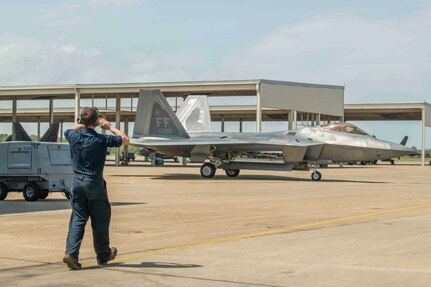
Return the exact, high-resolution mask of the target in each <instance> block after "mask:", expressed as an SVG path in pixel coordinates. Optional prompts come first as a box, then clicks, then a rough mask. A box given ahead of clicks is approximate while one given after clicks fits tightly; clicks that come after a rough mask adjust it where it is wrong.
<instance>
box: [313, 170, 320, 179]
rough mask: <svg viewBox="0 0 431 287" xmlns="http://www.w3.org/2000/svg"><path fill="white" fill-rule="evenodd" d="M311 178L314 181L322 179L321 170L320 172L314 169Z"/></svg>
mask: <svg viewBox="0 0 431 287" xmlns="http://www.w3.org/2000/svg"><path fill="white" fill-rule="evenodd" d="M311 179H312V180H313V181H320V180H321V179H322V174H321V173H320V172H318V171H317V170H315V171H313V173H312V174H311Z"/></svg>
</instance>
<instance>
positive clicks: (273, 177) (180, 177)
mask: <svg viewBox="0 0 431 287" xmlns="http://www.w3.org/2000/svg"><path fill="white" fill-rule="evenodd" d="M151 179H153V180H201V181H208V180H224V181H232V180H233V181H240V180H262V181H265V180H268V181H274V180H276V181H303V182H313V181H312V180H311V179H309V178H298V177H287V176H277V175H259V174H256V175H239V176H238V177H237V178H232V177H227V176H224V175H220V176H215V177H213V178H212V179H206V178H202V176H200V175H199V174H172V173H171V174H164V175H159V176H152V177H151ZM322 182H349V183H380V184H385V183H389V182H385V181H364V180H348V179H322Z"/></svg>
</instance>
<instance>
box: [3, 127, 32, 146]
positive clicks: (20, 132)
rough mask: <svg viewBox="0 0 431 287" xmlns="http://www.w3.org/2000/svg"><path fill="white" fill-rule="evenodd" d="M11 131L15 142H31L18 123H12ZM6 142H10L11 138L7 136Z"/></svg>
mask: <svg viewBox="0 0 431 287" xmlns="http://www.w3.org/2000/svg"><path fill="white" fill-rule="evenodd" d="M12 129H13V130H14V132H15V137H16V141H24V142H31V141H32V139H31V137H30V136H29V135H28V133H27V132H26V131H25V130H24V128H23V127H22V125H21V124H20V123H12ZM6 141H8V142H10V141H12V136H9V137H8V138H7V139H6Z"/></svg>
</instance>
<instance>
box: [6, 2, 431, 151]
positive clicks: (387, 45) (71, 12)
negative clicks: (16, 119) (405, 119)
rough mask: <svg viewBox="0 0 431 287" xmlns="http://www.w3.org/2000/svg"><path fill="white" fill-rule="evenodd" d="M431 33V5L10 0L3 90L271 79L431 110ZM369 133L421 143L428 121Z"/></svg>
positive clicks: (352, 98) (350, 99)
mask: <svg viewBox="0 0 431 287" xmlns="http://www.w3.org/2000/svg"><path fill="white" fill-rule="evenodd" d="M430 35H431V1H425V0H410V1H402V0H397V1H376V0H374V1H346V0H340V1H330V0H328V1H306V0H303V1H286V0H285V1H277V0H273V1H270V0H268V1H262V0H247V1H246V0H237V1H235V0H230V1H224V0H219V1H204V0H200V1H198V0H196V1H192V0H190V1H187V0H182V1H167V0H165V1H163V0H157V1H156V0H141V1H139V0H135V1H134V0H124V1H121V0H87V1H84V0H82V1H59V0H55V1H29V0H28V1H25V0H20V1H6V0H0V85H28V84H60V83H100V82H105V83H106V82H147V81H183V80H230V79H257V78H265V79H273V80H286V81H299V82H310V83H323V84H336V85H346V92H345V101H346V102H347V103H364V102H423V101H424V100H427V101H428V102H431V78H430V75H431V37H430ZM0 105H2V106H5V103H0ZM359 125H360V126H361V127H363V128H364V129H368V130H369V131H370V133H373V134H376V135H377V136H378V137H380V138H385V139H390V140H393V141H398V140H401V138H402V136H403V135H404V134H408V135H410V137H411V142H410V144H414V145H420V137H419V136H420V125H419V124H418V123H399V124H397V123H392V124H391V123H377V124H375V123H359ZM283 128H284V127H283ZM0 132H5V127H4V125H3V126H1V127H0ZM427 138H428V139H429V137H427ZM429 142H430V140H428V143H429Z"/></svg>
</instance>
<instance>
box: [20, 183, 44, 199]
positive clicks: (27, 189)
mask: <svg viewBox="0 0 431 287" xmlns="http://www.w3.org/2000/svg"><path fill="white" fill-rule="evenodd" d="M22 193H23V195H24V198H25V200H27V201H37V200H38V199H39V198H40V187H39V185H38V184H37V183H35V182H32V181H29V182H27V183H26V185H25V186H24V189H23V190H22Z"/></svg>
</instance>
